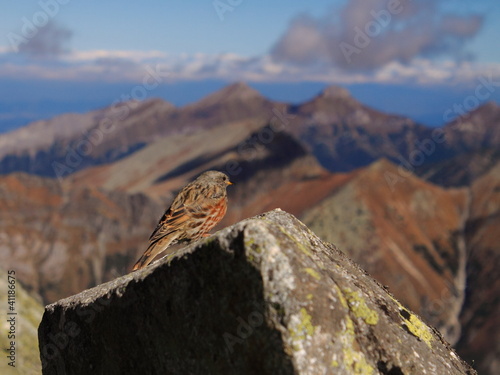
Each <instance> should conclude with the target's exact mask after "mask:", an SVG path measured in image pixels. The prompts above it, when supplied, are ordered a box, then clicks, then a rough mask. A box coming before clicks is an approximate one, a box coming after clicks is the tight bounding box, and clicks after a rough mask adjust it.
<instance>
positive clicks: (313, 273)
mask: <svg viewBox="0 0 500 375" xmlns="http://www.w3.org/2000/svg"><path fill="white" fill-rule="evenodd" d="M304 271H306V272H307V273H308V274H309V275H311V276H312V277H314V278H315V279H316V280H321V275H320V274H319V273H318V272H316V271H315V270H313V269H312V268H304Z"/></svg>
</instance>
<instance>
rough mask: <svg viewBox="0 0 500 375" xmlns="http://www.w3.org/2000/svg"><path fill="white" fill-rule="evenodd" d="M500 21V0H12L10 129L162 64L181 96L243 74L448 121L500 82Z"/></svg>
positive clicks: (4, 60)
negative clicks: (484, 84)
mask: <svg viewBox="0 0 500 375" xmlns="http://www.w3.org/2000/svg"><path fill="white" fill-rule="evenodd" d="M4 7H5V8H7V6H6V5H5V6H4ZM499 19H500V4H498V0H477V1H470V0H370V1H367V0H338V1H332V0H330V1H326V0H317V1H314V2H311V1H305V0H291V1H287V2H277V1H275V2H272V1H263V0H215V1H214V0H197V1H190V2H187V1H181V0H172V1H160V0H150V1H144V2H123V1H118V0H107V1H106V0H104V1H97V0H86V1H77V0H40V1H24V2H18V1H10V2H9V4H8V10H4V11H3V12H2V13H0V131H4V130H6V129H8V128H12V127H15V126H18V125H21V124H24V123H26V122H28V121H31V120H36V119H38V118H44V117H47V116H51V115H54V114H57V113H62V112H66V111H77V112H82V111H86V110H89V109H93V108H97V107H101V106H105V105H107V104H111V102H112V101H113V100H116V98H119V97H120V93H127V92H129V91H131V90H132V89H133V87H134V86H133V85H134V84H136V83H141V82H142V81H143V80H144V79H146V78H145V77H147V76H148V74H149V73H148V69H150V70H151V69H153V70H154V69H156V70H157V71H158V72H161V74H162V75H163V76H162V79H161V82H159V83H160V84H159V85H158V86H157V87H156V88H155V90H152V91H151V92H148V95H150V96H160V97H163V98H165V99H167V100H169V101H172V102H173V103H174V104H176V105H183V104H186V103H187V102H190V101H194V100H197V99H199V97H201V96H202V95H204V94H206V93H207V92H208V91H209V90H211V89H215V88H218V87H221V86H222V85H224V84H225V83H227V82H231V81H246V82H248V83H249V84H250V85H253V86H254V87H257V88H259V89H261V91H262V92H263V94H265V95H266V94H267V95H268V96H271V97H272V98H273V99H280V100H284V101H300V100H305V99H307V98H309V97H311V96H312V95H314V93H315V92H316V91H317V90H318V89H319V88H321V87H324V86H325V85H329V84H339V85H342V86H345V87H348V88H349V89H351V91H352V92H353V94H354V95H355V96H358V97H359V98H360V99H362V100H363V101H364V102H365V103H367V104H369V105H373V106H375V107H377V108H380V109H383V110H386V111H391V112H396V113H401V114H406V115H408V116H412V117H413V118H416V119H418V120H423V119H429V122H430V123H432V124H438V123H439V122H440V121H439V119H440V117H439V114H440V113H442V111H443V109H444V108H447V106H450V105H452V104H454V103H456V102H458V103H460V102H461V101H462V100H465V99H466V98H467V95H470V93H471V92H472V93H473V92H474V90H475V88H476V87H477V86H478V85H479V84H480V81H479V80H480V79H481V77H483V79H484V77H490V80H492V81H493V82H497V80H500V48H499V41H498V38H499V36H500V23H499V22H497V20H499ZM497 78H498V79H497ZM377 85H380V87H383V88H384V89H383V91H384V92H386V93H387V92H391V93H392V94H391V95H390V97H391V99H390V100H385V101H384V100H381V99H380V95H377V90H376V89H374V87H376V86H377ZM291 87H293V89H290V88H291ZM363 87H367V89H366V90H363ZM495 87H496V86H495ZM301 88H302V89H301ZM391 90H392V91H391ZM398 90H399V91H398ZM426 90H428V93H429V95H425V94H422V93H425V92H426ZM176 91H177V93H179V95H176ZM497 91H500V90H495V91H494V92H491V93H490V94H491V95H489V96H488V97H487V98H486V99H484V100H491V99H492V100H498V99H499V98H500V96H499V93H498V92H497ZM397 92H401V93H402V94H401V95H402V96H401V97H400V98H399V95H398V94H397ZM301 93H302V95H301ZM405 95H406V96H405ZM413 95H419V96H418V97H416V98H414V97H413ZM441 96H443V98H442V100H441V102H442V103H441V104H440V105H439V106H438V107H436V106H435V103H440V101H439V100H437V101H436V99H437V98H440V97H441ZM426 97H427V98H433V99H432V100H429V99H427V102H426ZM415 99H416V100H417V101H418V103H420V104H418V105H414V104H412V103H411V102H408V101H410V100H413V101H415ZM398 100H399V102H398ZM404 100H406V102H404ZM481 100H483V99H481ZM433 106H434V107H435V108H434V107H433ZM391 109H392V110H391ZM431 112H433V114H431ZM433 116H434V117H433Z"/></svg>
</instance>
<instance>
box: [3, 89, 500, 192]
mask: <svg viewBox="0 0 500 375" xmlns="http://www.w3.org/2000/svg"><path fill="white" fill-rule="evenodd" d="M499 120H500V107H499V106H498V105H496V104H495V103H493V102H489V103H487V104H486V105H484V106H482V107H480V108H478V109H476V110H475V111H474V112H472V113H470V114H467V115H466V116H462V117H460V118H458V119H457V120H455V121H453V122H451V123H449V124H447V125H446V126H445V127H444V128H437V129H436V128H428V127H425V126H423V125H419V124H416V123H414V122H413V121H412V120H410V119H408V118H404V117H401V116H394V115H387V114H384V113H381V112H379V111H376V110H373V109H371V108H368V107H366V106H364V105H362V104H361V103H359V102H358V101H356V100H355V99H353V98H352V97H351V96H350V94H349V92H347V91H346V90H345V89H342V88H339V87H335V86H332V87H328V88H327V89H325V90H324V91H322V92H321V93H320V94H319V95H317V96H316V97H315V98H313V99H312V100H311V101H309V102H306V103H303V104H300V105H291V104H286V103H278V102H272V101H269V100H267V99H265V98H264V97H262V96H261V95H260V94H259V93H258V92H257V91H255V90H254V89H252V88H250V87H249V86H247V85H245V84H243V83H236V84H233V85H230V86H227V87H225V88H223V89H222V90H220V91H218V92H216V93H213V94H211V95H209V96H207V97H205V98H203V99H202V100H200V101H199V102H197V103H194V104H191V105H187V106H185V107H181V108H175V107H174V106H173V105H171V104H169V103H167V102H164V101H162V100H160V99H153V100H148V101H145V102H133V101H132V102H125V103H118V104H115V105H113V106H111V107H109V108H105V109H103V110H100V111H95V112H90V113H87V114H83V115H77V114H69V115H62V116H58V117H55V118H54V119H51V120H47V121H38V122H35V123H32V124H30V125H28V126H26V127H23V128H21V129H18V130H15V131H12V132H10V133H7V134H4V135H2V136H1V137H0V173H2V174H5V173H10V172H19V171H22V172H28V173H33V174H37V175H40V176H47V177H55V176H62V177H66V176H67V175H69V174H73V173H75V172H78V171H80V170H83V169H87V168H89V167H93V166H99V165H105V164H109V163H111V162H114V161H117V160H120V159H122V158H125V157H127V156H129V155H131V154H135V153H136V152H137V151H139V150H141V149H143V148H146V149H147V148H148V147H159V146H158V142H160V141H161V140H164V141H165V142H169V141H172V139H173V137H186V136H194V137H195V136H197V135H198V136H199V134H200V131H201V132H203V131H207V130H212V129H214V130H215V129H218V130H219V131H222V130H221V129H222V128H221V127H223V126H229V124H232V123H235V122H239V121H244V122H245V123H247V126H246V128H247V129H254V130H255V129H257V128H259V127H264V126H266V125H267V126H269V125H271V123H276V125H275V126H278V125H279V126H280V131H281V130H282V131H283V132H284V133H287V134H291V135H293V136H294V137H295V138H296V139H297V140H298V141H299V142H300V143H301V144H302V145H304V146H305V147H306V148H307V150H308V152H310V153H312V155H314V156H315V157H316V159H317V160H318V162H319V163H320V164H321V165H322V166H323V167H324V168H326V169H327V170H329V171H331V172H348V171H351V170H354V169H356V168H359V167H363V166H366V165H368V164H370V163H372V162H373V161H375V160H378V159H380V158H382V157H384V158H387V159H388V160H390V161H392V162H393V163H396V164H398V165H400V166H401V167H402V168H404V169H407V170H409V171H412V172H415V173H417V174H418V175H420V176H423V177H424V178H425V179H428V180H430V181H433V182H436V183H440V184H443V185H452V186H457V185H467V184H468V183H469V182H470V181H472V180H473V179H474V178H476V177H477V176H479V175H481V174H483V173H485V172H486V171H487V170H488V168H490V167H491V166H492V165H493V164H494V163H495V161H496V160H498V151H497V150H498V147H497V146H498V144H499V143H500V139H499V136H498V131H497V129H495V126H496V124H498V121H499ZM250 122H251V123H252V124H251V125H249V123H250ZM68 124H70V125H68ZM232 131H240V129H238V130H232ZM222 132H225V131H222ZM261 137H263V135H261ZM264 141H265V140H264ZM246 142H247V143H246V144H245V145H244V146H240V151H242V152H245V150H243V149H244V148H246V150H247V151H246V152H247V154H249V153H250V152H251V151H249V150H250V148H251V145H250V144H249V143H248V140H247V141H246ZM256 142H257V143H263V142H261V140H259V139H257V140H256ZM174 143H175V142H174ZM146 146H147V147H146ZM145 151H146V150H143V152H145ZM465 154H474V156H473V157H470V156H468V157H466V159H467V160H466V162H467V163H468V164H470V168H468V169H467V171H464V170H458V171H453V169H452V168H450V166H448V163H449V162H451V164H454V162H453V159H454V158H464V155H465ZM478 155H479V156H478ZM463 161H465V160H463ZM152 164H154V163H151V165H152ZM455 164H456V163H455ZM165 167H166V168H165V173H167V171H169V170H171V169H172V168H171V165H166V166H165ZM450 173H451V174H453V175H450ZM443 175H446V177H443Z"/></svg>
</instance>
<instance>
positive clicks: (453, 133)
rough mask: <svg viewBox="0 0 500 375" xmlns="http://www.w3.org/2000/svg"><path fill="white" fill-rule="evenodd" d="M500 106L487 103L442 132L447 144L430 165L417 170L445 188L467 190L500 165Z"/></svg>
mask: <svg viewBox="0 0 500 375" xmlns="http://www.w3.org/2000/svg"><path fill="white" fill-rule="evenodd" d="M499 123H500V106H499V105H497V104H495V103H493V102H488V103H487V104H485V105H483V106H481V107H479V108H477V109H475V110H474V111H472V112H470V113H467V114H464V115H462V116H460V117H458V118H457V119H456V120H454V121H452V122H450V123H449V124H447V125H446V126H445V127H444V128H443V132H444V135H445V142H444V143H442V144H441V145H440V146H439V147H438V148H437V150H436V152H435V153H434V154H435V155H433V157H432V160H430V161H432V162H431V163H426V164H424V165H422V166H421V167H419V168H417V173H418V174H419V175H421V176H423V177H424V178H426V179H428V180H430V181H432V182H434V183H437V184H440V185H443V186H466V185H470V184H471V183H472V182H473V181H474V180H475V179H477V178H478V177H480V176H482V175H484V174H486V173H487V172H488V171H489V170H490V169H491V168H492V167H493V166H494V165H495V164H496V163H498V162H499V161H500V151H499V150H500V128H499V126H498V125H499Z"/></svg>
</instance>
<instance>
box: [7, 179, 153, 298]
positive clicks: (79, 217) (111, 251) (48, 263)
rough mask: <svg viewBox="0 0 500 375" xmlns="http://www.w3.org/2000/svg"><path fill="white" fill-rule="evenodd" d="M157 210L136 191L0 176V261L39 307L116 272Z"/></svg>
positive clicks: (142, 239)
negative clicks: (106, 190)
mask: <svg viewBox="0 0 500 375" xmlns="http://www.w3.org/2000/svg"><path fill="white" fill-rule="evenodd" d="M162 210H163V207H159V206H157V205H156V204H154V203H153V202H152V201H151V200H150V199H148V198H147V197H145V196H144V195H141V194H136V195H126V194H123V193H119V192H114V193H103V192H102V191H99V190H97V189H92V188H77V187H75V186H72V187H71V188H69V187H68V186H67V185H66V186H63V185H60V184H58V183H57V180H53V179H47V178H42V177H38V176H30V175H26V174H11V175H9V176H4V177H1V178H0V263H1V264H2V266H3V267H5V268H6V269H14V270H16V274H17V277H18V278H19V279H20V280H22V281H23V282H24V285H26V287H27V288H28V289H29V290H33V291H35V292H37V293H39V294H40V295H41V296H42V298H43V300H44V301H45V302H51V301H54V300H56V299H59V298H61V297H63V296H67V295H71V294H73V293H74V292H75V290H82V289H85V288H87V287H89V286H92V285H96V284H97V283H100V282H102V281H104V280H110V279H111V278H113V277H116V276H117V275H120V274H123V273H124V272H126V270H127V269H128V268H127V267H128V266H129V265H130V264H131V263H132V262H133V261H134V260H135V258H136V257H137V254H138V253H139V252H140V251H142V250H143V249H144V246H145V245H146V243H147V238H148V237H149V235H150V233H151V231H152V228H154V226H155V225H156V221H157V219H158V218H159V217H160V215H161V213H162Z"/></svg>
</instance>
